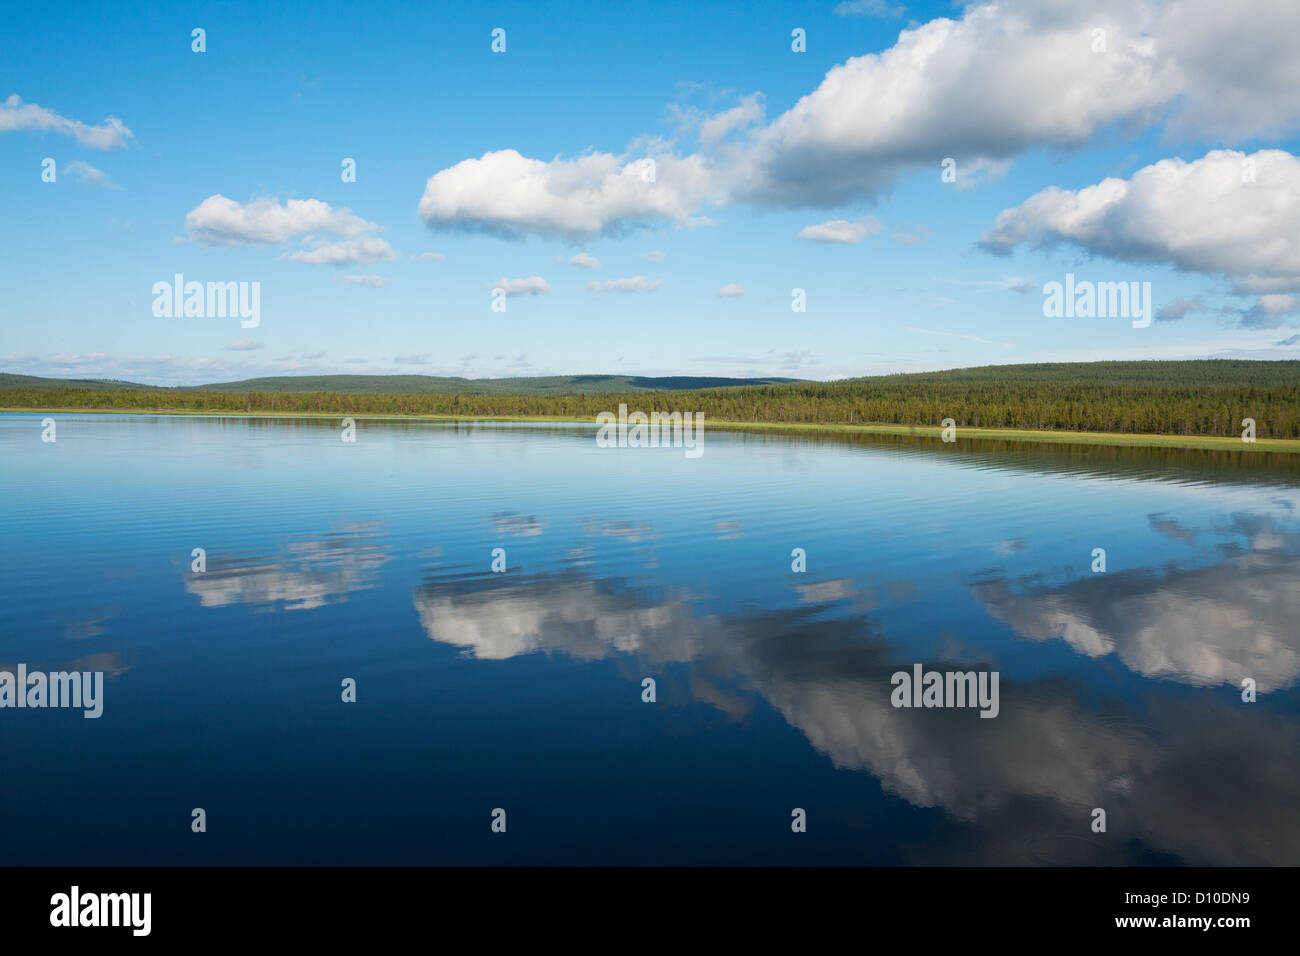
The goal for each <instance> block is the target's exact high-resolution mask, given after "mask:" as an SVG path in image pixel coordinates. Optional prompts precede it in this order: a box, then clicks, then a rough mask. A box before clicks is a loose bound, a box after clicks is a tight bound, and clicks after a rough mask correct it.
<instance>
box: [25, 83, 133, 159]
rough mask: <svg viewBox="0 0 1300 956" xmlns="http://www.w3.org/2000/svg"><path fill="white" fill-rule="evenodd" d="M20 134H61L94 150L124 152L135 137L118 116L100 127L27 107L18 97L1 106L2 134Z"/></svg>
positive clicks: (48, 110)
mask: <svg viewBox="0 0 1300 956" xmlns="http://www.w3.org/2000/svg"><path fill="white" fill-rule="evenodd" d="M21 130H35V131H38V132H51V133H59V134H61V135H63V136H71V137H72V138H73V139H75V140H76V141H77V142H78V143H80V144H81V145H82V146H88V147H90V148H91V149H125V148H126V147H127V146H130V145H131V143H132V141H133V140H134V139H135V135H134V134H133V133H132V132H131V131H130V130H129V129H127V127H126V124H125V123H123V122H122V121H121V120H120V119H118V118H117V117H116V116H110V117H108V118H107V119H105V120H104V122H103V123H101V124H99V125H98V126H91V125H89V124H87V123H83V122H81V121H80V120H74V119H69V118H68V117H66V116H60V115H59V114H58V113H56V112H54V110H51V109H46V108H45V107H44V106H37V105H36V104H35V103H24V102H23V101H22V97H20V96H19V95H18V94H17V93H15V94H13V95H12V96H10V97H9V98H8V99H6V100H5V101H4V102H3V103H0V133H14V132H19V131H21Z"/></svg>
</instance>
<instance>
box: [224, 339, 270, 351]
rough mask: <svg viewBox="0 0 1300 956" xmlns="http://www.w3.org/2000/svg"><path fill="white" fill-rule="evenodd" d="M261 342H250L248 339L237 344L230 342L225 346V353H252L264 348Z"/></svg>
mask: <svg viewBox="0 0 1300 956" xmlns="http://www.w3.org/2000/svg"><path fill="white" fill-rule="evenodd" d="M265 347H266V346H264V345H263V344H262V343H261V342H252V341H249V340H248V339H241V340H240V341H238V342H231V343H230V344H229V345H227V346H226V351H227V352H252V351H253V350H254V349H260V348H265Z"/></svg>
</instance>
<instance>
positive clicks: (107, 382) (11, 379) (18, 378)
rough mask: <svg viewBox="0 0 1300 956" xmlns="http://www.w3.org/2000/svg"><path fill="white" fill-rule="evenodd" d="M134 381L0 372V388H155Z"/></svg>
mask: <svg viewBox="0 0 1300 956" xmlns="http://www.w3.org/2000/svg"><path fill="white" fill-rule="evenodd" d="M155 387H156V386H153V385H140V384H137V383H136V382H122V381H118V380H117V379H115V378H42V377H41V376H39V375H11V374H10V373H8V372H0V389H4V388H89V389H120V388H155Z"/></svg>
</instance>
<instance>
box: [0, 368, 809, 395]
mask: <svg viewBox="0 0 1300 956" xmlns="http://www.w3.org/2000/svg"><path fill="white" fill-rule="evenodd" d="M799 381H802V379H797V378H721V377H718V376H692V375H667V376H662V377H657V378H651V377H646V376H640V375H552V376H536V377H531V378H529V377H520V378H454V377H446V376H438V375H275V376H270V377H267V378H248V379H244V380H243V381H239V382H214V383H212V384H210V385H194V386H185V387H180V388H166V389H163V388H159V387H158V386H154V385H137V384H135V383H134V382H117V381H112V380H109V379H97V378H80V379H68V378H41V377H39V376H35V375H9V374H6V373H0V389H46V388H85V389H124V388H132V389H140V388H151V389H152V388H159V390H160V391H170V392H185V391H192V392H226V393H229V394H244V393H247V392H261V393H264V394H272V395H276V394H287V393H292V392H307V393H316V392H332V393H334V394H337V395H579V394H587V395H598V394H606V393H614V392H654V391H681V390H685V389H699V388H724V387H728V386H740V385H780V384H786V383H796V382H799Z"/></svg>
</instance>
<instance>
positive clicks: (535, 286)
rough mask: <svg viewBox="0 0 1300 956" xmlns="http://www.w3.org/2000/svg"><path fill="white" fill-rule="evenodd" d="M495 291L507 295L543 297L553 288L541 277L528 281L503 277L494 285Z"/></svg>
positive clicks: (530, 278)
mask: <svg viewBox="0 0 1300 956" xmlns="http://www.w3.org/2000/svg"><path fill="white" fill-rule="evenodd" d="M492 288H493V289H501V290H502V291H503V292H505V294H506V295H541V294H542V293H543V292H550V291H551V286H550V283H548V282H547V281H546V280H545V279H543V278H542V277H541V276H529V277H528V278H526V279H507V278H506V277H505V276H502V277H501V278H500V279H497V281H496V282H493V283H492Z"/></svg>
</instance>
